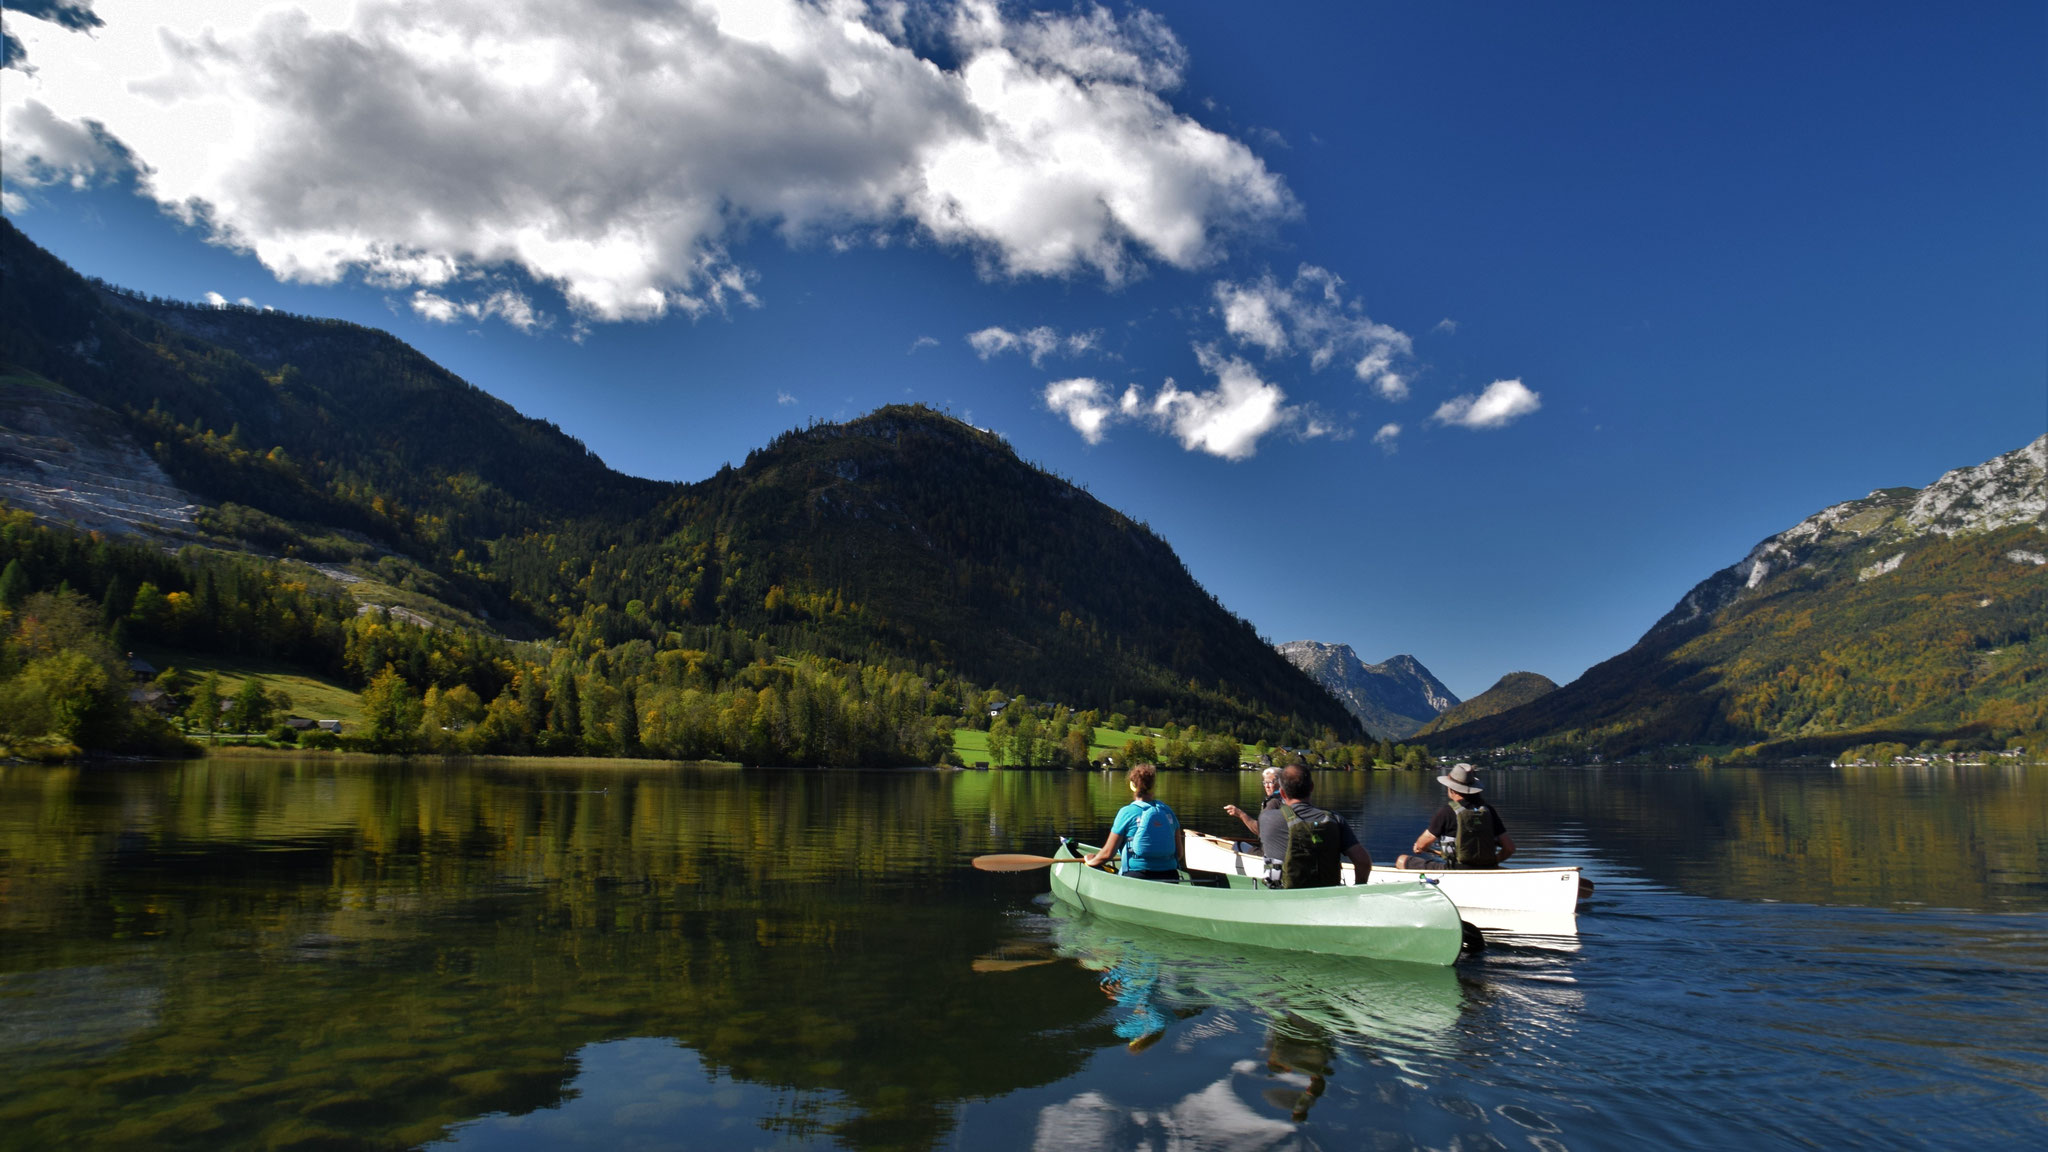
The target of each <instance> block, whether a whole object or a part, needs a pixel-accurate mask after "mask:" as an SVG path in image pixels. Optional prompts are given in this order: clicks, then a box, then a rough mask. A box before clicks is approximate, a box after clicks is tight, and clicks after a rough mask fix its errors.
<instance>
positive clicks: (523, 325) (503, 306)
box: [412, 288, 550, 332]
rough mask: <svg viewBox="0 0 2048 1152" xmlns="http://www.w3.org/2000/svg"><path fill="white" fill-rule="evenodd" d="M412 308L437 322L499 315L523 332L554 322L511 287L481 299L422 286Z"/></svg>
mask: <svg viewBox="0 0 2048 1152" xmlns="http://www.w3.org/2000/svg"><path fill="white" fill-rule="evenodd" d="M412 310H413V312H414V313H416V314H417V315H419V316H420V317H422V318H424V319H427V320H432V321H434V322H435V323H437V324H453V323H455V322H456V321H457V320H484V319H487V318H489V317H492V316H495V317H497V318H498V319H500V320H503V321H504V322H505V323H507V324H510V325H511V326H513V327H514V328H517V329H519V330H520V331H521V332H531V331H533V330H534V329H535V328H545V327H547V326H548V324H549V323H550V321H549V319H548V317H547V316H545V315H544V314H542V313H540V312H536V311H535V310H534V307H533V302H532V301H530V300H528V299H527V298H526V297H525V296H522V295H520V294H519V293H518V292H515V291H513V290H512V289H510V288H501V289H499V290H498V291H496V292H493V293H491V294H490V295H488V296H486V297H484V298H483V299H481V300H451V299H449V298H448V297H446V296H443V295H441V294H440V293H438V292H429V291H427V290H426V289H424V288H422V289H420V290H419V291H417V292H414V293H413V294H412Z"/></svg>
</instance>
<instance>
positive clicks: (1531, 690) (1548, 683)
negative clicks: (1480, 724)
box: [1415, 672, 1557, 736]
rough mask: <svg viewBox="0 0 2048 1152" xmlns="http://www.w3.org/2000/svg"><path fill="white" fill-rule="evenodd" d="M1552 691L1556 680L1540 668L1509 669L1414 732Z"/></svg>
mask: <svg viewBox="0 0 2048 1152" xmlns="http://www.w3.org/2000/svg"><path fill="white" fill-rule="evenodd" d="M1555 691H1557V682H1556V681H1554V680H1552V679H1551V678H1550V677H1548V676H1545V675H1543V674H1542V673H1540V672H1510V673H1508V674H1507V675H1505V676H1503V677H1501V678H1500V679H1499V680H1497V681H1495V682H1494V685H1493V687H1491V688H1488V689H1487V690H1486V691H1484V692H1481V693H1480V694H1479V695H1477V696H1474V697H1473V698H1471V699H1470V700H1467V701H1465V702H1464V703H1462V704H1458V705H1455V706H1453V707H1451V708H1450V709H1448V710H1446V711H1445V712H1444V714H1443V715H1441V716H1438V717H1437V718H1436V719H1434V720H1431V721H1430V722H1429V723H1427V724H1424V725H1423V726H1422V727H1421V729H1419V730H1418V731H1417V732H1416V733H1415V734H1416V735H1417V736H1429V735H1433V734H1435V733H1437V732H1441V731H1443V730H1444V729H1446V728H1455V727H1457V726H1458V725H1460V724H1469V723H1471V722H1472V721H1474V720H1478V719H1481V718H1483V717H1487V716H1494V715H1497V714H1499V713H1502V712H1505V711H1507V710H1508V709H1510V708H1516V707H1520V706H1521V705H1523V704H1527V703H1528V702H1529V701H1531V700H1534V699H1536V698H1537V697H1539V696H1547V695H1549V694H1550V693H1552V692H1555Z"/></svg>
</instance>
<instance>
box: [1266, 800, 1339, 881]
mask: <svg viewBox="0 0 2048 1152" xmlns="http://www.w3.org/2000/svg"><path fill="white" fill-rule="evenodd" d="M1280 814H1281V815H1283V816H1285V817H1287V855H1286V856H1284V857H1282V858H1281V859H1280V887H1282V888H1334V887H1336V885H1337V884H1338V883H1340V882H1341V881H1342V878H1343V860H1342V854H1341V853H1339V852H1338V851H1337V841H1338V834H1337V828H1338V825H1337V818H1336V817H1335V816H1332V815H1330V814H1329V813H1328V812H1324V811H1322V810H1320V809H1311V810H1310V814H1309V815H1307V816H1303V815H1302V814H1300V813H1299V812H1296V811H1295V810H1294V805H1292V804H1282V805H1280Z"/></svg>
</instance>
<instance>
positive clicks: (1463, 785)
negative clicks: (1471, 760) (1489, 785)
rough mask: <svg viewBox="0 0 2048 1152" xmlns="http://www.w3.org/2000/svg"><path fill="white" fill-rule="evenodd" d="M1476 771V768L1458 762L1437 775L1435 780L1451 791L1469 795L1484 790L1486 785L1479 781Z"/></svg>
mask: <svg viewBox="0 0 2048 1152" xmlns="http://www.w3.org/2000/svg"><path fill="white" fill-rule="evenodd" d="M1476 772H1477V770H1476V769H1474V768H1473V767H1472V766H1471V765H1470V764H1460V765H1458V766H1456V767H1454V768H1452V769H1451V770H1450V771H1449V772H1448V773H1446V774H1444V775H1442V776H1439V777H1437V778H1436V782H1437V783H1439V784H1441V785H1443V786H1444V787H1446V788H1449V789H1450V790H1451V791H1453V792H1462V793H1464V794H1465V795H1467V796H1470V795H1472V794H1473V793H1475V792H1484V791H1486V785H1485V784H1482V783H1480V780H1479V777H1478V775H1477V774H1476Z"/></svg>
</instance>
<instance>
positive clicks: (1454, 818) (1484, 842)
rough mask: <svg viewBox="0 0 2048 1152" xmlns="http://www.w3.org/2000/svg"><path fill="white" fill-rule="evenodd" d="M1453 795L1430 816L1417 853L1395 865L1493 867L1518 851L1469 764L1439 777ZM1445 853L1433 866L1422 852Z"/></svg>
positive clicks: (1513, 839) (1419, 839) (1398, 866)
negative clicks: (1433, 849)
mask: <svg viewBox="0 0 2048 1152" xmlns="http://www.w3.org/2000/svg"><path fill="white" fill-rule="evenodd" d="M1436 782H1437V783H1439V784H1441V785H1443V786H1444V788H1445V790H1446V792H1447V793H1448V795H1449V796H1450V801H1451V802H1450V803H1448V804H1446V805H1444V806H1443V807H1441V808H1439V809H1437V810H1436V815H1434V816H1432V817H1430V818H1429V828H1428V830H1427V831H1425V832H1423V834H1422V835H1420V836H1418V837H1416V838H1415V849H1414V851H1415V855H1412V856H1403V857H1401V858H1400V859H1398V860H1396V861H1394V867H1396V868H1426V867H1443V868H1494V867H1498V866H1499V865H1500V862H1501V861H1503V860H1506V859H1507V858H1508V857H1510V856H1513V855H1514V854H1515V838H1514V837H1512V836H1510V835H1508V828H1507V825H1505V824H1503V823H1501V819H1500V813H1499V812H1497V811H1495V810H1494V808H1493V806H1492V805H1491V804H1488V803H1487V802H1486V786H1485V785H1484V784H1483V783H1481V782H1480V779H1479V775H1478V773H1477V772H1476V771H1475V770H1474V769H1473V767H1472V766H1471V765H1470V764H1460V765H1458V766H1457V767H1455V768H1453V769H1451V770H1450V772H1449V773H1447V774H1445V775H1442V776H1439V777H1437V778H1436ZM1433 847H1434V848H1436V850H1437V851H1438V852H1439V853H1441V854H1442V856H1443V858H1444V862H1443V863H1442V864H1440V865H1431V864H1430V863H1429V862H1428V861H1426V860H1423V859H1422V858H1421V855H1422V853H1423V852H1425V851H1427V850H1429V849H1430V848H1433Z"/></svg>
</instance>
